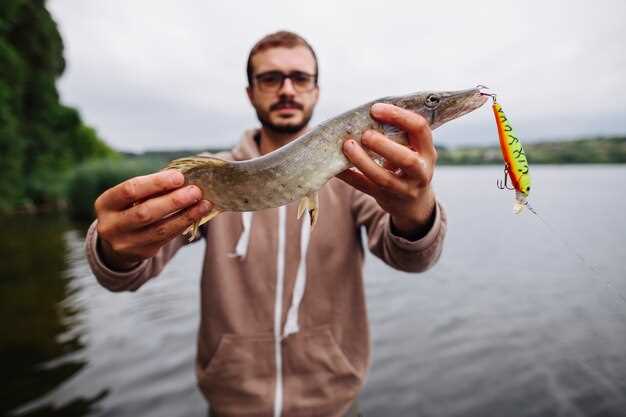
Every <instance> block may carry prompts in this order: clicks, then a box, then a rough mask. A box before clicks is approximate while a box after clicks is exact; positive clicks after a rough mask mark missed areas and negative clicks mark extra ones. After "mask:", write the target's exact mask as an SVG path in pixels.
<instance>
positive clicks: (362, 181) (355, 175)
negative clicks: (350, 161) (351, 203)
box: [337, 169, 378, 196]
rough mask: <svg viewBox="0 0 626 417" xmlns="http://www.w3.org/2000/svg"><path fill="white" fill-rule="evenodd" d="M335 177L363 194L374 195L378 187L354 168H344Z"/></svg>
mask: <svg viewBox="0 0 626 417" xmlns="http://www.w3.org/2000/svg"><path fill="white" fill-rule="evenodd" d="M337 178H339V179H340V180H342V181H344V182H346V183H348V184H349V185H351V186H353V187H354V188H356V189H357V190H360V191H363V192H364V193H365V194H369V195H372V196H373V195H374V194H375V193H376V191H377V189H378V187H377V186H376V184H374V183H373V182H372V181H370V180H368V179H367V177H366V176H365V175H363V174H361V173H360V172H357V171H355V170H351V169H346V170H345V171H342V172H340V173H339V174H337Z"/></svg>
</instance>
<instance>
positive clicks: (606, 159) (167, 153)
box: [120, 136, 626, 166]
mask: <svg viewBox="0 0 626 417" xmlns="http://www.w3.org/2000/svg"><path fill="white" fill-rule="evenodd" d="M524 149H525V151H526V156H527V158H528V161H529V162H530V163H531V164H557V165H560V164H623V163H626V136H611V137H597V138H586V139H572V140H562V141H545V142H536V143H528V144H525V145H524ZM224 150H226V149H225V148H214V149H206V148H205V149H178V150H176V149H175V150H148V151H145V152H141V153H134V152H120V153H121V154H122V155H124V156H125V157H128V158H131V159H132V158H156V159H161V160H164V161H170V160H172V159H176V158H180V157H183V156H188V155H195V154H198V153H201V152H209V153H217V152H222V151H224ZM437 152H438V160H437V164H438V165H459V166H462V165H496V164H502V154H501V152H500V148H499V147H498V146H493V145H489V146H486V145H477V146H459V147H447V146H437Z"/></svg>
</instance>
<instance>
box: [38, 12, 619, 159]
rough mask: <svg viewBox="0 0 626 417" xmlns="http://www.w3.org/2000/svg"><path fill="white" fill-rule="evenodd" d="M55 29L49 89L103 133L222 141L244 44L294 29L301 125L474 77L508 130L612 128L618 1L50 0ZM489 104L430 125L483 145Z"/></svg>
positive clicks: (231, 130) (447, 136) (137, 143)
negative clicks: (61, 53) (311, 51)
mask: <svg viewBox="0 0 626 417" xmlns="http://www.w3.org/2000/svg"><path fill="white" fill-rule="evenodd" d="M47 4H48V8H49V10H50V11H51V13H52V15H53V17H54V18H55V19H56V21H57V23H58V25H59V30H60V31H61V35H62V37H63V40H64V42H65V57H66V60H67V70H66V72H65V74H64V75H63V77H62V78H61V79H60V82H59V88H60V91H61V96H62V99H63V101H64V102H65V103H66V104H68V105H71V106H75V107H76V108H78V109H79V110H80V111H81V114H82V116H83V118H84V120H85V121H86V123H88V124H90V125H91V126H93V127H95V128H96V129H97V131H98V133H99V135H100V136H101V137H102V138H103V139H105V141H106V142H107V143H109V144H110V145H112V146H113V147H115V148H117V149H122V150H132V151H141V150H146V149H167V148H194V149H197V148H203V147H206V148H211V147H222V146H229V145H232V144H234V143H235V142H236V141H237V140H238V138H239V136H240V134H241V132H242V131H243V129H245V128H249V127H252V126H256V125H257V124H258V123H257V121H256V118H255V115H254V112H253V111H252V109H251V107H250V105H249V103H248V102H247V98H246V96H245V91H244V89H245V86H246V80H245V63H246V59H247V55H248V52H249V50H250V48H251V47H252V45H253V44H254V43H255V42H256V41H257V40H258V39H259V38H260V37H262V36H263V35H265V34H267V33H269V32H273V31H276V30H280V29H288V30H292V31H295V32H298V33H299V34H301V35H302V36H304V37H305V38H306V39H308V40H309V42H310V43H311V44H312V45H313V47H314V48H315V49H316V52H317V53H318V56H319V61H320V84H321V97H320V103H319V105H318V107H317V110H316V113H315V116H314V119H313V123H318V122H320V121H322V120H324V119H327V118H329V117H332V116H333V115H335V114H338V113H340V112H343V111H345V110H347V109H349V108H351V107H354V106H356V105H359V104H361V103H364V102H366V101H369V100H372V99H375V98H377V97H382V96H388V95H400V94H407V93H410V92H414V91H420V90H455V89H464V88H470V87H474V86H476V85H477V84H484V85H487V86H489V87H490V88H491V89H492V90H494V91H495V92H497V93H498V97H499V101H500V102H501V104H502V105H503V108H504V110H505V112H507V113H508V116H509V118H510V119H511V120H512V122H513V126H514V128H515V130H516V131H517V133H518V136H520V137H522V138H525V139H526V140H527V141H529V142H531V141H534V140H537V139H555V138H571V137H578V136H583V135H606V134H625V133H626V23H625V22H626V2H624V1H620V0H614V1H602V0H596V1H571V0H570V1H547V0H542V1H504V0H499V1H480V2H468V1H437V2H436V1H424V2H420V1H406V2H400V1H398V2H395V1H390V0H386V1H377V2H368V1H365V0H359V1H308V2H305V1H299V2H298V1H284V2H282V1H269V0H265V1H258V2H252V1H250V2H240V1H227V2H216V1H209V0H178V1H165V0H150V1H148V0H133V1H128V0H106V1H76V0H49V1H48V3H47ZM492 117H493V116H492V114H491V112H490V109H489V107H488V106H484V107H483V108H481V109H479V110H478V111H476V112H474V113H472V114H470V115H468V116H465V117H464V118H462V119H458V120H455V121H453V122H451V123H450V124H448V125H445V126H443V127H441V128H439V129H437V131H436V132H435V141H436V142H438V143H441V144H445V145H463V144H475V143H482V144H484V143H494V144H495V143H497V137H496V130H495V125H494V122H493V120H492Z"/></svg>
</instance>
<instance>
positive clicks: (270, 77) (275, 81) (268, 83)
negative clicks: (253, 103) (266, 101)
mask: <svg viewBox="0 0 626 417" xmlns="http://www.w3.org/2000/svg"><path fill="white" fill-rule="evenodd" d="M256 81H257V85H258V86H259V89H260V90H261V91H267V92H273V91H276V90H278V89H279V88H280V86H281V85H282V83H283V74H282V73H280V72H278V71H272V72H265V73H263V74H259V75H257V76H256Z"/></svg>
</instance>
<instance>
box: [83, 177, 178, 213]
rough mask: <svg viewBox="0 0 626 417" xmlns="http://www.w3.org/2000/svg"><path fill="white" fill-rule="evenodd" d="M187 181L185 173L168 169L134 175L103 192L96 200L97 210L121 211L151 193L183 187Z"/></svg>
mask: <svg viewBox="0 0 626 417" xmlns="http://www.w3.org/2000/svg"><path fill="white" fill-rule="evenodd" d="M184 182H185V178H184V176H183V174H181V173H180V172H178V171H176V170H167V171H161V172H157V173H155V174H150V175H144V176H141V177H134V178H131V179H129V180H126V181H124V182H123V183H121V184H118V185H116V186H115V187H113V188H110V189H109V190H107V191H105V192H104V193H102V195H101V196H100V197H99V198H98V199H97V200H96V203H95V207H96V211H99V210H115V211H120V210H124V209H126V208H128V207H131V206H132V205H133V203H135V202H138V201H142V200H144V199H146V198H148V197H150V196H151V195H155V194H161V193H164V192H167V191H171V190H175V189H176V188H179V187H181V186H182V185H183V184H184Z"/></svg>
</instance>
